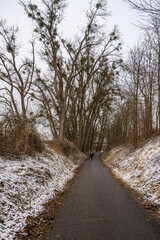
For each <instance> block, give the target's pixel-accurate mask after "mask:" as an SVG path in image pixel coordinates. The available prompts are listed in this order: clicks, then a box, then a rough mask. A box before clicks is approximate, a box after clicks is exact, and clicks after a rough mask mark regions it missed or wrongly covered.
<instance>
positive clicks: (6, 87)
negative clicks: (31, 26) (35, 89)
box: [0, 20, 35, 118]
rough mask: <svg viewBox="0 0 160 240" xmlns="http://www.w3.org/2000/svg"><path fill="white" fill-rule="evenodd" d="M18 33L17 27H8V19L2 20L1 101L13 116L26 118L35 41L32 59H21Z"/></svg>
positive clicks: (0, 32)
mask: <svg viewBox="0 0 160 240" xmlns="http://www.w3.org/2000/svg"><path fill="white" fill-rule="evenodd" d="M17 33H18V28H17V27H8V26H7V24H6V21H4V20H1V21H0V39H1V43H0V91H1V95H0V101H1V103H2V104H4V106H5V110H7V112H9V113H10V114H12V115H13V116H16V117H18V118H20V117H22V118H26V117H27V109H28V104H29V99H30V95H29V94H30V90H31V85H32V82H33V78H34V69H35V52H34V42H31V46H32V52H31V55H32V59H27V58H25V59H24V60H22V61H21V60H20V58H19V56H18V54H19V50H20V47H19V45H18V43H17ZM1 114H2V115H3V114H4V112H3V113H1Z"/></svg>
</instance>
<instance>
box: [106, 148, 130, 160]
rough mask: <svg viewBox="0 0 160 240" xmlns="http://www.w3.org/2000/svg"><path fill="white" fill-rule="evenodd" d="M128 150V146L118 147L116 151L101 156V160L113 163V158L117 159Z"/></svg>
mask: <svg viewBox="0 0 160 240" xmlns="http://www.w3.org/2000/svg"><path fill="white" fill-rule="evenodd" d="M127 152H128V148H125V147H120V148H118V149H116V151H113V152H111V153H110V154H108V155H105V156H104V157H103V162H104V163H107V164H110V163H112V164H114V162H115V160H118V159H119V158H120V157H121V156H122V155H124V154H125V153H127Z"/></svg>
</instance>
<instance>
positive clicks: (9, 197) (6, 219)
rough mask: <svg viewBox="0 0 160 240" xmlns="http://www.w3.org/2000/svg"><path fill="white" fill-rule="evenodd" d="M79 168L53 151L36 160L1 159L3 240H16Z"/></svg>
mask: <svg viewBox="0 0 160 240" xmlns="http://www.w3.org/2000/svg"><path fill="white" fill-rule="evenodd" d="M80 158H81V163H82V161H83V160H82V159H84V156H83V155H82V154H80ZM79 164H80V161H78V164H77V165H75V163H74V162H73V161H72V160H71V159H68V158H66V157H63V156H61V155H59V154H57V153H56V152H55V151H53V150H51V149H48V150H46V151H45V152H44V153H43V154H39V155H38V156H36V157H28V156H23V157H17V158H15V157H14V158H13V157H8V158H2V157H0V240H2V239H3V240H12V239H16V238H14V236H15V234H16V232H18V231H20V230H21V229H22V228H23V227H24V226H25V224H26V219H27V217H28V216H36V215H37V214H38V213H39V212H40V211H41V210H43V206H42V205H43V203H44V202H47V201H48V200H49V199H52V198H53V197H54V196H55V193H56V191H60V190H62V189H64V187H65V184H66V183H67V181H69V180H70V179H71V178H72V177H73V175H74V170H75V169H76V168H77V167H78V166H79Z"/></svg>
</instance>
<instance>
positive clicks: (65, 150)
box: [45, 138, 79, 157]
mask: <svg viewBox="0 0 160 240" xmlns="http://www.w3.org/2000/svg"><path fill="white" fill-rule="evenodd" d="M45 143H46V144H47V145H48V146H49V147H50V148H52V149H53V150H54V151H56V152H57V153H59V154H61V155H63V156H66V157H69V156H70V155H72V156H73V155H76V154H78V153H79V150H78V148H77V147H76V146H75V145H74V144H73V143H72V142H69V141H67V140H64V141H60V140H59V139H57V138H55V139H54V140H51V141H45Z"/></svg>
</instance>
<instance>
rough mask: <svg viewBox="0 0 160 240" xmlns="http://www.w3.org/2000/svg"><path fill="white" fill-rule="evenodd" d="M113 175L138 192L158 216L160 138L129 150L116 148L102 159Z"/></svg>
mask: <svg viewBox="0 0 160 240" xmlns="http://www.w3.org/2000/svg"><path fill="white" fill-rule="evenodd" d="M103 162H104V164H106V165H107V166H108V167H109V168H111V170H112V171H113V172H114V174H115V175H116V176H117V177H119V178H121V179H123V181H124V182H126V183H127V184H128V185H129V186H130V187H131V188H133V189H134V190H136V191H138V192H139V193H140V194H141V195H142V196H143V198H144V200H145V202H150V203H152V204H153V205H155V206H156V207H157V213H159V214H160V137H156V138H154V139H152V140H150V141H149V142H147V143H146V144H144V145H143V146H142V147H139V148H137V149H135V150H130V149H128V148H126V147H117V148H114V149H112V150H111V151H110V153H109V154H107V155H106V156H105V157H104V159H103Z"/></svg>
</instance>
